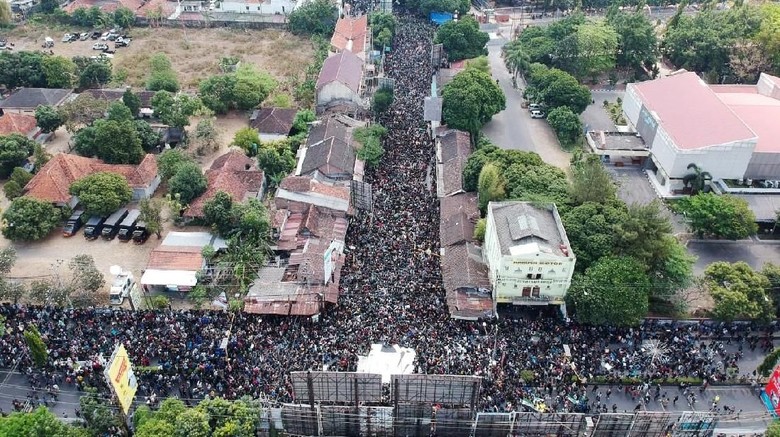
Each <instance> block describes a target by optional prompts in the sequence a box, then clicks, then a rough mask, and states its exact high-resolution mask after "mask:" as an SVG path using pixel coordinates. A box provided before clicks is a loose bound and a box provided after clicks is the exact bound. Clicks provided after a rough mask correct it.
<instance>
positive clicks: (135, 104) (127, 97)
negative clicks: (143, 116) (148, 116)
mask: <svg viewBox="0 0 780 437" xmlns="http://www.w3.org/2000/svg"><path fill="white" fill-rule="evenodd" d="M122 103H124V104H125V106H127V108H128V109H129V110H130V113H131V114H133V117H138V114H139V113H140V112H141V99H140V98H139V97H138V94H136V93H134V92H133V90H131V89H130V88H128V89H126V90H125V92H124V94H122Z"/></svg>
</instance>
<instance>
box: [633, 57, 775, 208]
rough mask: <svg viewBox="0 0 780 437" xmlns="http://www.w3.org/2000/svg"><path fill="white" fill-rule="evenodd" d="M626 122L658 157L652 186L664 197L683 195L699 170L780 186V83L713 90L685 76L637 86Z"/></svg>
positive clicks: (764, 78)
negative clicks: (687, 181)
mask: <svg viewBox="0 0 780 437" xmlns="http://www.w3.org/2000/svg"><path fill="white" fill-rule="evenodd" d="M623 112H624V113H625V115H626V119H627V120H628V121H629V123H630V124H631V125H632V126H633V127H634V129H636V131H637V133H638V134H639V135H640V136H641V137H642V139H643V140H644V142H645V144H646V146H647V148H648V149H649V151H650V157H651V162H652V165H650V167H651V170H652V171H651V172H650V173H651V176H654V177H651V178H650V180H651V182H653V185H655V187H656V189H657V190H658V192H659V193H660V194H661V195H662V196H672V195H675V194H679V193H680V191H681V190H682V189H683V188H684V184H683V180H682V179H683V177H684V176H685V175H687V174H689V173H691V170H690V169H688V166H689V165H690V164H696V166H698V167H699V169H701V171H706V172H708V173H710V174H711V175H712V178H713V181H720V180H728V179H731V180H745V179H752V180H780V124H779V123H777V120H780V79H778V78H776V77H773V76H770V75H768V74H761V77H760V79H759V81H758V84H756V85H708V84H706V83H705V82H704V81H703V80H701V79H700V78H699V77H698V76H697V75H696V74H695V73H692V72H683V73H679V74H674V75H672V76H669V77H665V78H661V79H656V80H653V81H647V82H641V83H634V84H629V85H628V87H627V88H626V95H625V98H624V100H623Z"/></svg>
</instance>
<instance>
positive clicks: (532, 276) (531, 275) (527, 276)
mask: <svg viewBox="0 0 780 437" xmlns="http://www.w3.org/2000/svg"><path fill="white" fill-rule="evenodd" d="M525 277H526V279H533V278H534V275H533V273H529V274H527V275H525Z"/></svg>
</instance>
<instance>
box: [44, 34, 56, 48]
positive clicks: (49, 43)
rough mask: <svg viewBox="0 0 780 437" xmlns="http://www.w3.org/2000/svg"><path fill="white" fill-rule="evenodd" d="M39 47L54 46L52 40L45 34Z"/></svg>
mask: <svg viewBox="0 0 780 437" xmlns="http://www.w3.org/2000/svg"><path fill="white" fill-rule="evenodd" d="M41 47H43V48H44V49H48V48H52V47H54V40H53V39H51V38H49V37H48V36H47V37H46V38H44V40H43V45H41Z"/></svg>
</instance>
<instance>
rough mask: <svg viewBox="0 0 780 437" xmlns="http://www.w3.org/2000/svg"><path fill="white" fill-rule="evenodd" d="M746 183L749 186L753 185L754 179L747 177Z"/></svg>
mask: <svg viewBox="0 0 780 437" xmlns="http://www.w3.org/2000/svg"><path fill="white" fill-rule="evenodd" d="M745 185H747V186H748V187H750V186H752V185H753V179H745Z"/></svg>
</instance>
